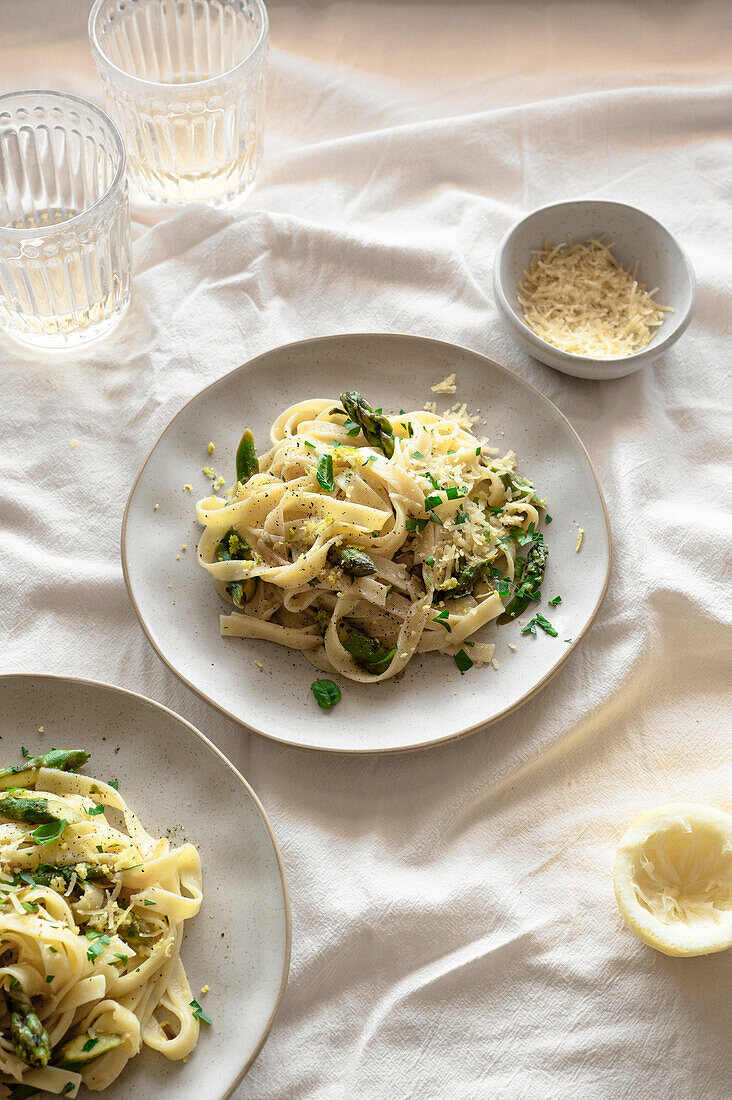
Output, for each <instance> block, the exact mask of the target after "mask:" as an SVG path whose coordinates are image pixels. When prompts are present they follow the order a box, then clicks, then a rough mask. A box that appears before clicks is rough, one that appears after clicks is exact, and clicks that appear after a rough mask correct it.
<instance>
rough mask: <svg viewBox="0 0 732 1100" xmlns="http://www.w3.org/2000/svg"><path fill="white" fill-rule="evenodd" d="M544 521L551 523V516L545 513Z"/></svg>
mask: <svg viewBox="0 0 732 1100" xmlns="http://www.w3.org/2000/svg"><path fill="white" fill-rule="evenodd" d="M546 521H547V523H551V521H552V517H551V516H550V515H547V516H546Z"/></svg>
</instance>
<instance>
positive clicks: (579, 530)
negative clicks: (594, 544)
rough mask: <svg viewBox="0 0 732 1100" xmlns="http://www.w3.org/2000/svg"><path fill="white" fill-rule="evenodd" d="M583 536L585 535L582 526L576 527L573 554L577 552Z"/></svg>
mask: <svg viewBox="0 0 732 1100" xmlns="http://www.w3.org/2000/svg"><path fill="white" fill-rule="evenodd" d="M584 537H585V532H584V530H583V528H582V527H578V529H577V545H576V547H575V550H574V552H575V554H579V552H580V546H581V545H582V539H583V538H584Z"/></svg>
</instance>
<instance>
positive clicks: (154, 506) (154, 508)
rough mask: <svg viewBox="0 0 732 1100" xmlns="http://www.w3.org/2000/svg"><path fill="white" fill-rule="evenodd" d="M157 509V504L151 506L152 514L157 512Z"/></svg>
mask: <svg viewBox="0 0 732 1100" xmlns="http://www.w3.org/2000/svg"><path fill="white" fill-rule="evenodd" d="M159 507H160V505H159V504H153V512H157V510H158V508H159Z"/></svg>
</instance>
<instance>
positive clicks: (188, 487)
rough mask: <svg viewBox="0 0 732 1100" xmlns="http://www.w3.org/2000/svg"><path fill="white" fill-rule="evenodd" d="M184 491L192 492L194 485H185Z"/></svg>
mask: <svg viewBox="0 0 732 1100" xmlns="http://www.w3.org/2000/svg"><path fill="white" fill-rule="evenodd" d="M182 491H183V492H184V493H192V492H193V486H192V485H184V486H183V490H182Z"/></svg>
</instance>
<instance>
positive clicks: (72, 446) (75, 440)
mask: <svg viewBox="0 0 732 1100" xmlns="http://www.w3.org/2000/svg"><path fill="white" fill-rule="evenodd" d="M78 446H79V440H78V439H72V440H71V442H70V443H69V447H71V450H72V451H73V449H74V447H78Z"/></svg>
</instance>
